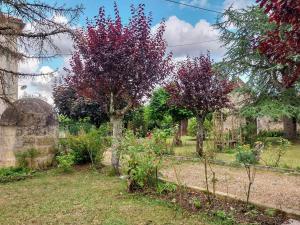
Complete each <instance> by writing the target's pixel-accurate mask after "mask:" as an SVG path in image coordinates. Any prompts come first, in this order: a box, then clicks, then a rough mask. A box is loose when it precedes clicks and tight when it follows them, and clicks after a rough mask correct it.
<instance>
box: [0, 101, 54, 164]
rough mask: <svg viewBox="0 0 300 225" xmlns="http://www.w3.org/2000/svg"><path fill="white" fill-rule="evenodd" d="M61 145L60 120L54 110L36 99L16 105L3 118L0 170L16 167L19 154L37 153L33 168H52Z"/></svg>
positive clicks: (0, 135)
mask: <svg viewBox="0 0 300 225" xmlns="http://www.w3.org/2000/svg"><path fill="white" fill-rule="evenodd" d="M57 141H58V120H57V115H56V113H55V112H54V110H53V108H52V107H51V106H50V105H49V104H48V103H47V102H45V101H43V100H41V99H37V98H23V99H19V100H17V101H15V102H14V103H13V104H12V105H10V106H8V108H7V109H6V110H5V111H4V113H3V114H2V116H1V118H0V167H1V166H2V167H8V166H17V164H18V162H17V160H16V153H20V152H25V151H28V150H29V149H35V150H36V152H37V153H38V154H37V156H36V157H35V158H34V159H33V164H32V166H33V167H34V168H44V167H47V166H49V165H51V164H52V160H53V157H54V155H55V146H56V144H57Z"/></svg>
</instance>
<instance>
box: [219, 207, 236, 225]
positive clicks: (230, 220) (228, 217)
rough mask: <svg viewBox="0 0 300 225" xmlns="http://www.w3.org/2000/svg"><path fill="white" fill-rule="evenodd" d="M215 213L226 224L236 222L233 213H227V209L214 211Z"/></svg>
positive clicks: (229, 224)
mask: <svg viewBox="0 0 300 225" xmlns="http://www.w3.org/2000/svg"><path fill="white" fill-rule="evenodd" d="M214 215H215V216H216V217H217V218H219V219H220V220H221V221H223V223H222V224H226V225H231V224H235V222H234V218H233V216H232V215H231V214H227V213H226V212H225V211H223V210H218V211H216V212H215V213H214Z"/></svg>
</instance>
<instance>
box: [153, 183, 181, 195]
mask: <svg viewBox="0 0 300 225" xmlns="http://www.w3.org/2000/svg"><path fill="white" fill-rule="evenodd" d="M176 189H177V186H176V184H172V183H169V182H166V183H165V182H159V183H158V185H157V188H156V191H157V193H158V194H164V193H170V192H175V191H176Z"/></svg>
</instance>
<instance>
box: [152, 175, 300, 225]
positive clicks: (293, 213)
mask: <svg viewBox="0 0 300 225" xmlns="http://www.w3.org/2000/svg"><path fill="white" fill-rule="evenodd" d="M158 180H160V181H162V182H168V183H172V184H175V185H176V186H178V184H177V183H176V182H174V181H171V180H168V179H166V178H163V177H158ZM184 185H185V186H186V187H187V188H190V189H192V190H194V191H196V192H202V193H203V192H207V190H206V189H205V188H201V187H197V186H193V185H186V184H184ZM210 193H211V194H213V193H212V192H210ZM215 194H216V195H217V196H219V197H221V198H230V199H233V200H239V201H243V202H244V200H243V199H240V198H238V197H237V196H235V195H232V194H229V193H228V194H227V193H224V192H220V191H216V192H215ZM249 203H250V204H252V205H255V206H257V207H262V208H265V209H274V210H277V211H280V212H283V213H286V214H287V215H288V216H289V217H290V218H292V219H296V220H300V213H299V212H297V211H295V210H292V209H284V210H283V209H279V208H276V207H274V206H273V205H268V204H261V203H257V202H254V201H251V200H249Z"/></svg>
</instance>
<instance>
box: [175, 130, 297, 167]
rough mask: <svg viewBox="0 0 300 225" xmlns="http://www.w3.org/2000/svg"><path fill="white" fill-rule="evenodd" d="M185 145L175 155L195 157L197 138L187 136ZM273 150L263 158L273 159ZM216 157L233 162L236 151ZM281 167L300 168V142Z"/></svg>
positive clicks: (294, 146) (287, 155)
mask: <svg viewBox="0 0 300 225" xmlns="http://www.w3.org/2000/svg"><path fill="white" fill-rule="evenodd" d="M182 141H183V146H180V147H175V149H174V151H175V155H180V156H189V157H195V156H196V153H195V151H196V150H195V138H194V137H189V136H185V137H183V138H182ZM207 144H208V143H204V147H206V145H207ZM272 157H273V156H272V152H270V151H267V152H263V154H262V159H264V161H267V162H268V161H270V160H272ZM216 159H219V160H223V161H227V162H233V161H235V153H234V152H230V153H217V155H216ZM260 163H261V164H262V165H264V163H263V162H260ZM279 166H280V167H288V168H300V142H297V143H293V144H292V145H291V146H290V147H289V148H288V150H287V152H286V154H285V155H284V156H283V157H282V160H281V162H280V165H279Z"/></svg>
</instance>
